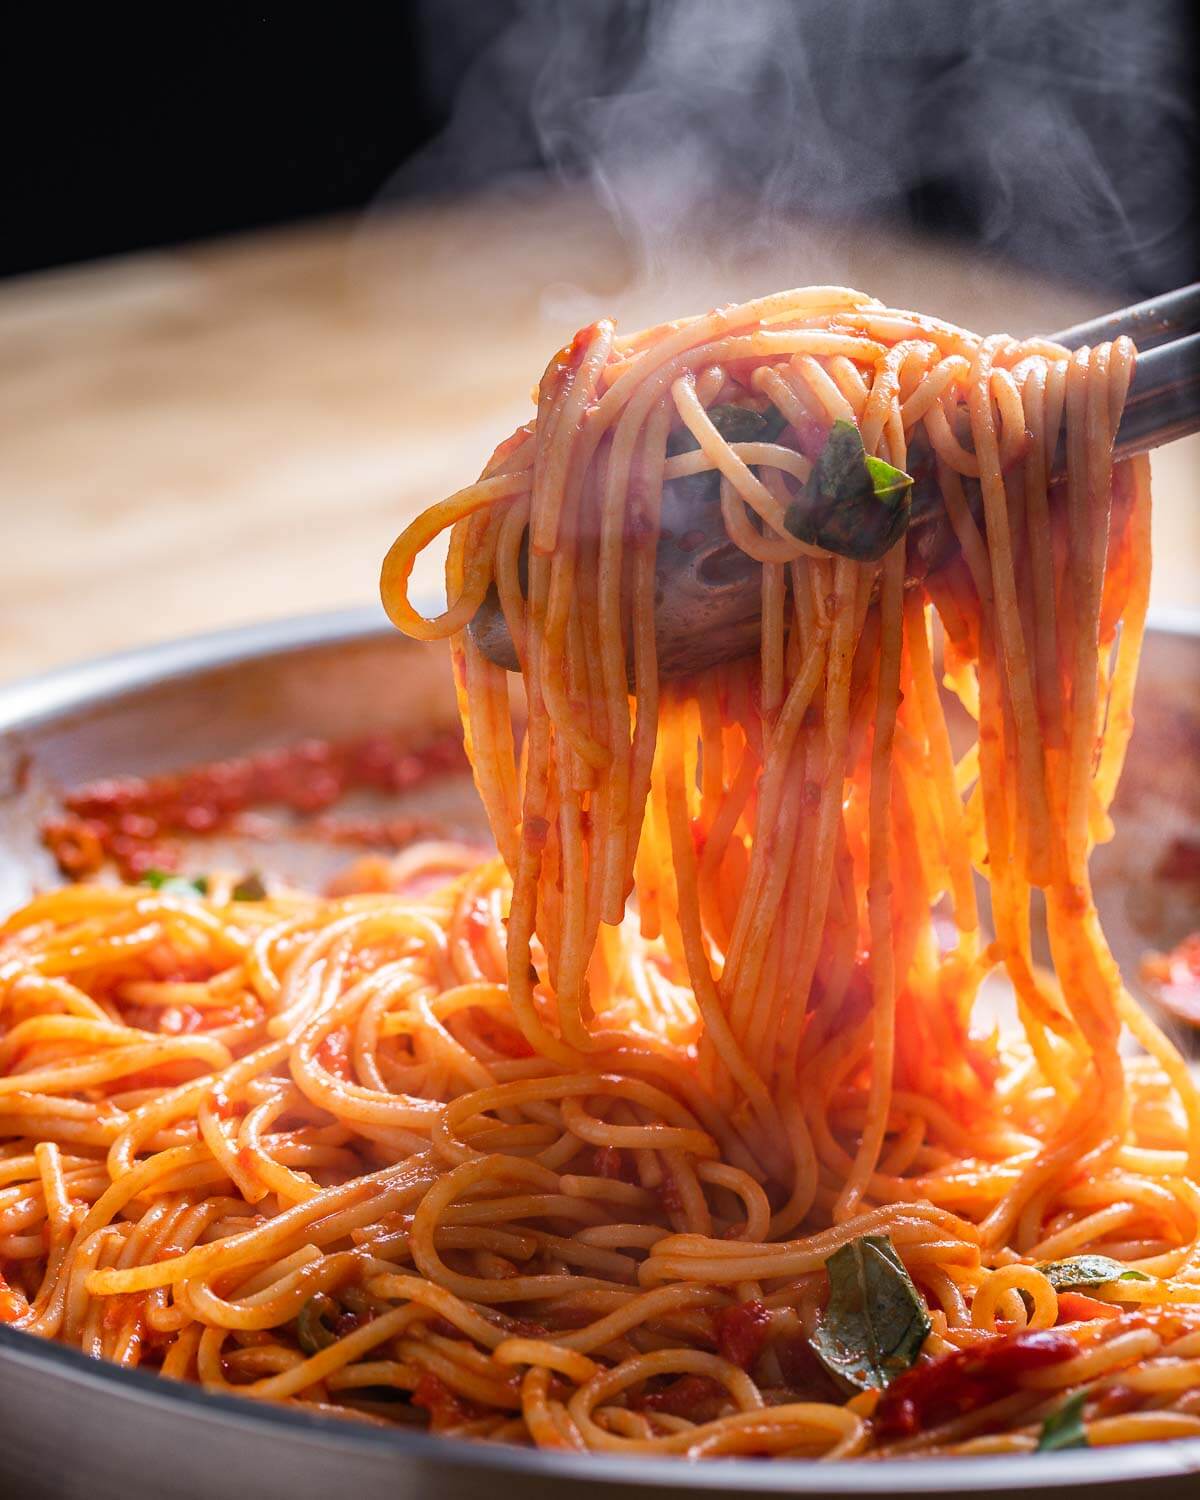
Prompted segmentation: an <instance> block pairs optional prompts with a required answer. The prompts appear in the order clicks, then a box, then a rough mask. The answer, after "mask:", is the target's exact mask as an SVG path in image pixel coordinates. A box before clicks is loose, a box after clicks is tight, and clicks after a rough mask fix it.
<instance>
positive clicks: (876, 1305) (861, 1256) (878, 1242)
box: [809, 1234, 932, 1391]
mask: <svg viewBox="0 0 1200 1500" xmlns="http://www.w3.org/2000/svg"><path fill="white" fill-rule="evenodd" d="M825 1269H826V1271H827V1272H828V1273H829V1303H828V1305H827V1306H826V1308H825V1313H824V1316H823V1317H822V1319H821V1326H820V1327H819V1328H818V1329H817V1331H816V1333H815V1334H813V1336H812V1338H811V1339H809V1343H810V1345H811V1346H812V1349H813V1352H814V1353H815V1354H816V1356H817V1358H818V1359H819V1360H820V1361H821V1363H822V1364H823V1365H824V1366H825V1368H826V1369H827V1370H828V1371H829V1372H830V1374H831V1375H834V1376H835V1377H836V1378H837V1379H839V1380H841V1381H842V1382H843V1383H844V1384H846V1385H848V1386H851V1387H853V1388H854V1389H855V1390H860V1391H866V1390H883V1389H884V1387H885V1386H887V1385H888V1384H889V1382H890V1381H892V1380H894V1379H895V1377H896V1376H897V1375H899V1374H901V1373H902V1372H903V1371H904V1370H907V1369H908V1368H909V1366H910V1365H911V1364H912V1363H913V1361H914V1360H915V1359H916V1357H917V1355H918V1354H919V1353H920V1352H921V1345H922V1344H923V1343H924V1342H925V1339H926V1337H927V1336H928V1334H929V1330H930V1328H931V1326H932V1325H931V1323H930V1321H929V1314H928V1312H927V1311H926V1308H925V1304H924V1302H923V1301H922V1300H921V1295H920V1293H919V1292H918V1291H917V1289H916V1287H915V1286H913V1284H912V1281H911V1279H910V1277H909V1274H908V1272H907V1271H906V1270H905V1269H904V1263H903V1261H902V1260H901V1259H900V1257H899V1256H898V1255H897V1254H896V1249H895V1246H894V1245H893V1244H892V1242H891V1240H890V1239H889V1238H888V1236H887V1235H886V1234H865V1235H862V1236H861V1237H860V1238H859V1239H856V1240H851V1241H850V1243H849V1244H848V1245H843V1246H842V1247H841V1249H840V1250H835V1251H834V1252H833V1254H832V1255H831V1256H830V1257H829V1258H828V1260H826V1262H825Z"/></svg>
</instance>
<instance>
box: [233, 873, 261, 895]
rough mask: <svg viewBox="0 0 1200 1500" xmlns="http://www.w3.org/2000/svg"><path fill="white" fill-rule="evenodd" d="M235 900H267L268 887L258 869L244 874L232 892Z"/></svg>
mask: <svg viewBox="0 0 1200 1500" xmlns="http://www.w3.org/2000/svg"><path fill="white" fill-rule="evenodd" d="M230 894H231V895H232V896H233V899H234V900H235V901H265V900H266V898H267V887H266V885H265V884H264V882H263V878H262V876H261V875H260V874H259V873H258V871H257V870H251V871H250V873H249V875H243V876H242V878H241V879H240V880H239V881H238V883H237V884H236V885H235V886H234V888H233V890H232V892H231V893H230Z"/></svg>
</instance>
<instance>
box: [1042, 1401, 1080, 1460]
mask: <svg viewBox="0 0 1200 1500" xmlns="http://www.w3.org/2000/svg"><path fill="white" fill-rule="evenodd" d="M1086 1400H1087V1392H1086V1391H1076V1392H1075V1394H1074V1395H1073V1396H1068V1397H1067V1399H1066V1400H1065V1401H1064V1402H1063V1404H1062V1405H1061V1406H1060V1407H1059V1408H1058V1410H1057V1411H1052V1412H1051V1413H1050V1415H1049V1416H1048V1417H1047V1418H1046V1420H1045V1421H1044V1422H1043V1423H1042V1433H1041V1436H1040V1437H1039V1438H1038V1442H1037V1450H1036V1451H1037V1452H1038V1453H1057V1452H1059V1451H1060V1450H1061V1449H1063V1448H1087V1447H1089V1446H1090V1445H1089V1443H1088V1440H1087V1432H1086V1430H1085V1428H1084V1425H1083V1407H1084V1402H1085V1401H1086Z"/></svg>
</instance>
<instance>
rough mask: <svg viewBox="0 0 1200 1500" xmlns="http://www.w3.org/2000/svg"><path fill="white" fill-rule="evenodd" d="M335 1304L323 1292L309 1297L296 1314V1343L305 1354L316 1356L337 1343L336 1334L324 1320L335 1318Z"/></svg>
mask: <svg viewBox="0 0 1200 1500" xmlns="http://www.w3.org/2000/svg"><path fill="white" fill-rule="evenodd" d="M337 1311H338V1309H337V1303H336V1302H334V1300H333V1298H332V1297H327V1296H326V1295H325V1293H324V1292H318V1293H317V1294H316V1296H315V1297H310V1298H309V1299H308V1301H307V1302H306V1303H305V1304H304V1306H303V1307H302V1308H301V1309H300V1311H299V1312H298V1313H297V1314H296V1342H297V1343H298V1344H299V1345H300V1347H301V1349H303V1350H304V1352H305V1354H318V1353H320V1351H321V1350H322V1349H328V1348H329V1346H330V1344H336V1343H337V1334H336V1333H334V1331H333V1329H332V1328H330V1327H329V1324H328V1323H327V1322H326V1321H325V1320H326V1318H334V1317H336V1316H337Z"/></svg>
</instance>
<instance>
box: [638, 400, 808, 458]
mask: <svg viewBox="0 0 1200 1500" xmlns="http://www.w3.org/2000/svg"><path fill="white" fill-rule="evenodd" d="M708 420H709V421H710V422H711V423H712V424H713V426H714V427H715V428H716V429H717V431H718V432H719V433H720V434H721V436H722V437H723V438H724V439H725V441H726V442H727V443H773V442H774V441H775V439H776V438H777V437H778V436H779V434H780V433H781V432H782V431H783V429H784V428H785V427H786V426H787V418H786V417H785V416H784V415H783V413H782V412H781V411H780V410H779V409H778V407H775V406H768V407H767V408H766V409H765V410H764V411H755V410H754V408H753V407H752V406H732V405H721V406H710V407H709V408H708ZM699 446H700V444H699V443H698V442H697V441H696V439H695V438H694V437H693V436H692V434H691V432H690V431H689V430H688V429H687V428H686V427H681V428H679V429H678V430H677V431H675V432H673V433H672V434H671V436H670V438H669V439H668V440H667V452H668V453H670V454H676V453H692V452H694V451H695V450H696V449H697V448H699Z"/></svg>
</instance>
